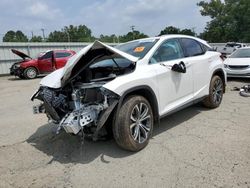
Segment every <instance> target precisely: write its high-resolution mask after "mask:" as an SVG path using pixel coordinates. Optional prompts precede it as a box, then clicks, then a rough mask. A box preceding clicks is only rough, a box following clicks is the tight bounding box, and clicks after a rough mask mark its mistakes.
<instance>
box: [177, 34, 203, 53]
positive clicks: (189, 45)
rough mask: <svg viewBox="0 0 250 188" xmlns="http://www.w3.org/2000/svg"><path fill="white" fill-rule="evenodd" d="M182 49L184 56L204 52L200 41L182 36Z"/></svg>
mask: <svg viewBox="0 0 250 188" xmlns="http://www.w3.org/2000/svg"><path fill="white" fill-rule="evenodd" d="M180 41H181V44H182V46H183V49H184V53H185V57H192V56H198V55H202V54H204V53H205V51H204V50H203V49H202V47H201V45H200V43H199V42H198V41H196V40H194V39H188V38H183V39H180Z"/></svg>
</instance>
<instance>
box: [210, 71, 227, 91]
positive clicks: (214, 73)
mask: <svg viewBox="0 0 250 188" xmlns="http://www.w3.org/2000/svg"><path fill="white" fill-rule="evenodd" d="M215 75H217V76H219V77H220V78H221V79H222V81H223V84H224V88H223V92H224V93H225V92H226V77H225V73H224V71H223V69H216V70H215V71H214V72H213V75H212V77H211V78H213V76H215Z"/></svg>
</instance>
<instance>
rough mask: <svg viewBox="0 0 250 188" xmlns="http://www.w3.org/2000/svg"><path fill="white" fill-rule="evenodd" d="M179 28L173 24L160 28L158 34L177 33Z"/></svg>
mask: <svg viewBox="0 0 250 188" xmlns="http://www.w3.org/2000/svg"><path fill="white" fill-rule="evenodd" d="M179 33H180V29H179V28H177V27H174V26H168V27H166V28H165V29H163V30H161V32H160V34H159V36H161V35H167V34H179Z"/></svg>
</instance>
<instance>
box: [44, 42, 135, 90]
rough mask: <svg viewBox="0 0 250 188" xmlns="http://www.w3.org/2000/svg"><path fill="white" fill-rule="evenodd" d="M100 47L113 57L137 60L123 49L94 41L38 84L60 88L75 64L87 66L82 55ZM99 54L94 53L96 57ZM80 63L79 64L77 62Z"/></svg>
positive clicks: (70, 75)
mask: <svg viewBox="0 0 250 188" xmlns="http://www.w3.org/2000/svg"><path fill="white" fill-rule="evenodd" d="M100 49H105V50H107V52H109V53H110V54H111V55H110V56H112V57H113V58H115V57H123V58H125V59H128V60H129V61H131V62H133V63H135V62H136V61H138V59H139V58H138V57H134V56H132V55H130V54H127V53H125V52H123V51H120V50H118V49H116V48H113V47H111V46H108V45H106V44H104V43H102V42H100V41H95V42H94V43H93V44H90V45H88V46H86V47H85V48H83V49H82V50H81V51H79V52H78V53H77V54H75V55H74V56H72V57H71V58H70V59H69V60H68V62H67V64H66V65H65V66H64V68H62V69H59V70H56V71H54V72H53V73H51V74H49V75H48V76H46V77H44V78H43V79H42V80H41V82H40V84H41V85H43V86H47V87H50V88H60V87H62V86H64V85H65V84H66V83H67V81H68V80H69V79H70V78H71V77H72V76H74V75H72V70H73V69H74V67H76V66H78V67H79V66H80V67H84V66H87V65H88V63H89V62H83V61H80V59H81V58H83V57H84V56H88V55H89V54H90V52H93V51H98V50H100ZM98 55H99V54H98V53H96V57H97V56H98ZM79 63H81V64H79Z"/></svg>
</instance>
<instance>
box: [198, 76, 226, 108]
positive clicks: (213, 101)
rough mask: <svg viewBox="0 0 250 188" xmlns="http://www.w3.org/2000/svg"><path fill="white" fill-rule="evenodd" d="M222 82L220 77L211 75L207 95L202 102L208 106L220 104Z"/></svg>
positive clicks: (214, 106) (222, 88)
mask: <svg viewBox="0 0 250 188" xmlns="http://www.w3.org/2000/svg"><path fill="white" fill-rule="evenodd" d="M223 90H224V83H223V81H222V79H221V78H220V77H219V76H217V75H215V76H213V77H212V79H211V82H210V86H209V95H208V96H207V97H206V98H205V99H204V101H203V104H204V106H205V107H208V108H217V107H218V106H220V104H221V101H222V98H223Z"/></svg>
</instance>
